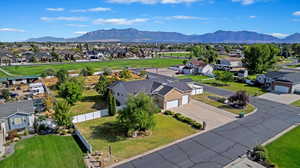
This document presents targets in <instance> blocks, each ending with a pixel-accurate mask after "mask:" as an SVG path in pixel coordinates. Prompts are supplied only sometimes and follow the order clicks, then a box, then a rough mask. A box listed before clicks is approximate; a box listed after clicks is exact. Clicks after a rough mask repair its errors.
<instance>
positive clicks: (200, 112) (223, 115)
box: [171, 99, 236, 130]
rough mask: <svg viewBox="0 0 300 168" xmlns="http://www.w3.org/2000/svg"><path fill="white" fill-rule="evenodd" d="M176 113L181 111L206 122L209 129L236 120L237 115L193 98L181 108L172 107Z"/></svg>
mask: <svg viewBox="0 0 300 168" xmlns="http://www.w3.org/2000/svg"><path fill="white" fill-rule="evenodd" d="M171 111H173V112H176V113H181V114H183V115H185V116H187V117H190V118H192V119H194V120H196V121H198V122H200V123H202V122H203V121H205V122H206V124H207V127H206V129H207V130H211V129H214V128H217V127H220V126H222V125H224V124H227V123H229V122H232V121H234V120H236V116H235V115H234V114H232V113H229V112H227V111H224V110H221V109H218V108H215V107H213V106H210V105H207V104H205V103H202V102H200V101H197V100H194V99H192V100H191V102H190V104H187V105H184V106H182V107H179V108H174V109H171Z"/></svg>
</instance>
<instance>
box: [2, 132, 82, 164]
mask: <svg viewBox="0 0 300 168" xmlns="http://www.w3.org/2000/svg"><path fill="white" fill-rule="evenodd" d="M0 167H1V168H62V167H63V168H85V165H84V162H83V153H82V151H81V149H80V148H79V146H78V145H77V143H76V141H75V140H74V139H73V137H70V136H65V137H62V136H54V135H49V136H35V137H33V138H30V139H26V140H23V141H21V142H18V143H17V145H16V152H15V153H14V154H13V155H12V156H10V157H8V158H7V159H5V160H3V161H0Z"/></svg>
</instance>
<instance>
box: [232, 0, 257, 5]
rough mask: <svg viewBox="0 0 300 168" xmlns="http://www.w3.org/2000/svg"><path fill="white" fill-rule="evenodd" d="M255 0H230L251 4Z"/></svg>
mask: <svg viewBox="0 0 300 168" xmlns="http://www.w3.org/2000/svg"><path fill="white" fill-rule="evenodd" d="M256 1H257V0H232V2H239V3H241V4H242V5H251V4H254V3H255V2H256Z"/></svg>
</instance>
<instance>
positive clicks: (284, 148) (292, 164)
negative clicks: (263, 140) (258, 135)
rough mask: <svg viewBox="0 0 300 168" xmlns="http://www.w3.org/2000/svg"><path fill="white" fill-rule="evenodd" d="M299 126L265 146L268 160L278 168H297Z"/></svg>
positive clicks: (299, 150)
mask: <svg viewBox="0 0 300 168" xmlns="http://www.w3.org/2000/svg"><path fill="white" fill-rule="evenodd" d="M299 137H300V126H298V127H296V128H294V129H293V130H291V131H289V132H288V133H286V134H284V135H283V136H282V137H280V138H279V139H277V140H275V141H274V142H272V143H270V144H268V145H267V146H266V149H267V153H268V158H269V159H270V160H271V161H272V162H273V163H275V164H276V165H277V166H278V167H279V168H299V165H300V159H299V158H300V145H299Z"/></svg>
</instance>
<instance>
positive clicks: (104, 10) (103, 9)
mask: <svg viewBox="0 0 300 168" xmlns="http://www.w3.org/2000/svg"><path fill="white" fill-rule="evenodd" d="M107 11H111V8H102V7H98V8H90V9H75V10H71V12H79V13H80V12H81V13H83V12H107Z"/></svg>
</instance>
